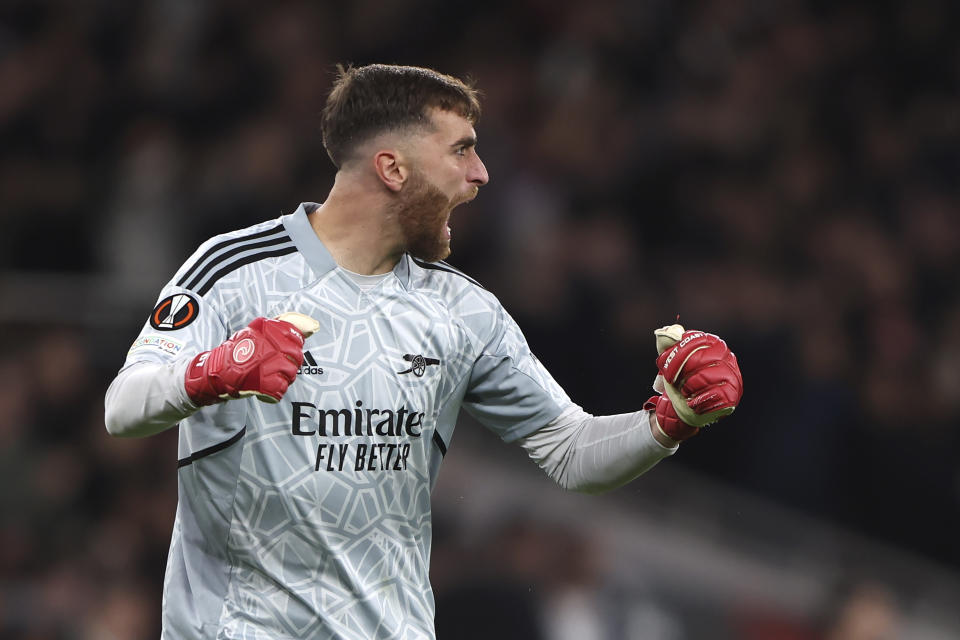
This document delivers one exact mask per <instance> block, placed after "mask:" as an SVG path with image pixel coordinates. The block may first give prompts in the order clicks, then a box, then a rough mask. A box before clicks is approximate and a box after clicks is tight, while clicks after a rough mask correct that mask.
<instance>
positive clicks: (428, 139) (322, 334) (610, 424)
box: [106, 65, 741, 640]
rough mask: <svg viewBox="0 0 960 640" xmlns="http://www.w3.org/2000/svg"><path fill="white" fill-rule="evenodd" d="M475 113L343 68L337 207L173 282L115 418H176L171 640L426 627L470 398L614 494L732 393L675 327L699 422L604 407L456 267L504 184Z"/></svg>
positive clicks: (671, 366) (310, 210)
mask: <svg viewBox="0 0 960 640" xmlns="http://www.w3.org/2000/svg"><path fill="white" fill-rule="evenodd" d="M479 115H480V107H479V103H478V101H477V97H476V93H475V91H474V90H473V89H472V88H471V87H470V86H468V85H466V84H465V83H463V82H461V81H460V80H458V79H456V78H452V77H449V76H445V75H442V74H439V73H436V72H434V71H431V70H428V69H421V68H415V67H397V66H387V65H371V66H367V67H360V68H347V69H343V68H341V69H340V74H339V77H338V78H337V80H336V82H335V85H334V87H333V89H332V91H331V93H330V96H329V98H328V101H327V104H326V107H325V110H324V113H323V127H322V128H323V137H324V144H325V146H326V148H327V151H328V153H329V155H330V157H331V159H332V160H333V162H334V164H335V165H336V166H337V167H338V172H337V175H336V179H335V182H334V186H333V188H332V189H331V191H330V193H329V195H328V197H327V198H326V200H324V202H323V203H322V204H319V205H317V204H303V205H301V206H300V207H299V208H298V209H297V210H296V211H295V212H294V213H292V214H290V215H287V216H283V217H281V218H280V219H278V220H273V221H270V222H265V223H262V224H258V225H255V226H253V227H250V228H247V229H244V230H241V231H235V232H232V233H227V234H224V235H221V236H218V237H215V238H213V239H211V240H209V241H208V242H206V243H205V244H203V245H202V246H201V247H200V248H199V249H198V250H197V252H196V253H195V254H194V255H193V256H192V257H191V258H190V259H189V260H187V262H186V263H185V264H184V265H183V267H181V269H180V270H179V271H178V272H177V273H176V275H174V277H173V279H172V280H171V281H170V283H169V284H168V285H167V287H166V288H164V290H163V291H162V292H161V293H160V297H159V302H158V304H157V306H156V308H155V309H154V311H153V313H152V314H151V316H150V319H149V321H148V322H147V323H146V324H145V325H144V327H143V330H142V332H141V334H140V336H139V337H138V338H137V340H136V341H135V342H134V344H133V346H132V347H131V349H130V352H129V354H128V356H127V361H126V364H125V365H124V367H123V369H121V371H120V373H119V374H118V376H117V378H116V379H115V380H114V381H113V383H112V384H111V386H110V389H109V390H108V392H107V396H106V425H107V429H108V430H109V432H110V433H111V434H114V435H118V436H145V435H149V434H152V433H156V432H158V431H161V430H163V429H167V428H169V427H171V426H173V425H175V424H178V423H179V425H180V431H179V449H180V451H179V463H178V474H179V504H178V508H177V515H176V521H175V523H174V531H173V536H172V541H171V546H170V554H169V559H168V564H167V572H166V579H165V584H164V591H163V634H162V635H163V637H164V638H211V639H212V638H273V639H277V638H363V639H365V640H369V639H371V638H432V637H433V635H434V632H433V617H434V600H433V594H432V591H431V588H430V584H429V580H428V570H429V558H430V540H431V529H430V492H431V490H432V488H433V485H434V482H435V481H436V477H437V472H438V470H439V467H440V463H441V461H442V459H443V456H444V454H445V453H446V450H447V447H448V446H449V444H450V440H451V438H452V436H453V431H454V427H455V426H456V420H457V415H458V414H459V411H460V408H461V407H463V408H464V409H466V410H467V411H468V412H469V413H471V414H472V415H473V416H474V417H476V418H477V419H478V420H479V421H480V422H481V423H483V424H484V425H485V426H486V427H488V428H489V429H491V430H493V431H494V432H495V433H496V434H498V435H499V436H500V437H501V438H503V439H504V440H506V441H516V442H519V443H520V444H521V446H523V447H524V448H525V449H526V451H527V452H528V453H529V455H530V456H531V457H532V458H533V459H534V460H535V461H536V462H537V463H538V464H539V465H540V466H541V467H543V468H544V469H545V470H546V472H547V473H548V474H549V475H550V476H551V477H553V478H554V479H555V480H556V481H557V482H558V483H560V484H561V486H563V487H565V488H569V489H574V490H580V491H588V492H598V491H603V490H606V489H610V488H612V487H615V486H619V485H621V484H623V483H625V482H627V481H629V480H631V479H632V478H635V477H636V476H638V475H640V474H641V473H643V472H644V471H646V470H647V469H649V468H650V467H652V466H653V465H654V464H656V462H658V461H659V460H660V459H662V458H663V457H665V456H667V455H670V454H671V453H673V452H674V451H675V450H676V448H677V442H678V441H679V440H682V439H684V438H687V437H689V436H691V435H693V434H694V433H695V432H696V431H697V426H696V423H698V421H699V424H704V423H706V422H709V421H711V420H714V419H716V417H719V416H720V415H723V414H725V413H728V412H729V411H732V410H733V408H734V407H735V405H736V403H737V402H738V401H739V398H740V393H741V391H740V390H741V381H740V375H739V370H738V369H737V365H736V359H735V358H734V357H733V354H732V353H730V351H729V349H727V348H726V345H725V344H724V343H723V342H722V341H721V340H719V339H718V338H716V337H715V336H711V335H709V334H704V333H700V332H687V333H686V334H684V333H683V332H682V328H677V327H676V326H674V327H673V328H672V329H671V330H668V331H665V332H664V331H661V335H660V338H659V339H660V340H661V342H663V344H662V345H661V346H663V347H666V346H670V347H672V349H671V350H667V351H665V352H664V353H663V354H662V355H661V359H660V360H659V361H658V362H659V363H660V365H661V373H662V374H663V376H664V377H665V378H666V380H665V383H666V388H667V389H668V390H669V391H671V393H672V394H673V395H674V396H675V397H676V398H679V400H677V401H676V402H677V403H678V406H679V408H680V411H681V413H683V414H684V415H685V419H686V420H687V422H689V423H690V424H686V423H684V422H683V421H682V420H681V419H680V417H679V416H678V414H677V412H676V411H675V406H674V403H672V402H671V401H670V399H669V398H668V397H667V396H666V395H664V396H654V397H653V398H651V400H650V401H648V404H647V405H646V406H647V410H644V411H639V412H637V413H633V414H626V415H620V416H605V417H594V416H591V415H588V414H587V413H585V412H584V411H583V410H582V409H581V408H580V407H578V406H577V405H575V404H574V403H573V402H572V401H571V400H570V399H569V398H568V397H567V395H566V394H565V393H564V391H563V390H562V389H561V388H560V387H559V386H558V385H557V384H556V382H554V380H553V379H552V378H551V376H550V375H549V373H548V372H547V371H546V370H545V369H544V368H543V366H542V365H541V364H540V362H539V361H538V360H537V359H536V358H535V357H534V356H533V354H532V353H531V352H530V349H529V348H528V346H527V343H526V341H525V340H524V338H523V335H522V334H521V333H520V330H519V328H518V327H517V326H516V324H515V323H514V322H513V320H512V319H511V318H510V316H509V315H507V313H506V312H505V311H504V309H503V308H502V307H501V306H500V304H499V302H498V301H497V299H496V298H495V297H494V296H493V295H492V294H490V293H489V292H487V291H485V290H484V289H483V288H482V287H480V286H479V285H478V284H477V283H476V282H474V281H473V280H471V279H470V278H469V277H467V276H465V275H464V274H462V273H460V272H458V271H456V270H455V269H453V268H452V267H450V266H449V265H447V264H445V263H443V262H439V260H441V259H442V258H445V257H446V256H447V255H448V254H449V252H450V235H451V232H450V227H449V226H448V224H449V218H450V212H451V211H452V210H453V208H454V207H456V206H457V205H458V204H460V203H463V202H466V201H469V200H471V199H472V198H474V197H475V196H476V195H477V191H478V189H479V188H480V187H481V186H483V185H484V184H486V182H487V180H488V176H487V170H486V168H485V167H484V165H483V163H482V162H481V161H480V158H479V156H478V155H477V151H476V143H477V137H476V133H475V131H474V124H475V123H476V121H477V119H478V117H479ZM681 396H682V397H681ZM680 405H682V406H680ZM691 425H694V426H691Z"/></svg>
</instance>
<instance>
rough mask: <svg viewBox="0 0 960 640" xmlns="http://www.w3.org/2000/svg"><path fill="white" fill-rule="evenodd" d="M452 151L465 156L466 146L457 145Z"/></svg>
mask: <svg viewBox="0 0 960 640" xmlns="http://www.w3.org/2000/svg"><path fill="white" fill-rule="evenodd" d="M454 153H456V154H457V155H458V156H465V155H467V147H458V148H457V150H456V151H455V152H454Z"/></svg>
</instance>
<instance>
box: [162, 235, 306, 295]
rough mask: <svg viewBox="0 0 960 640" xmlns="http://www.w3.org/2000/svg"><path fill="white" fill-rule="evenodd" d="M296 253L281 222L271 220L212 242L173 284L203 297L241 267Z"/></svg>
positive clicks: (199, 250)
mask: <svg viewBox="0 0 960 640" xmlns="http://www.w3.org/2000/svg"><path fill="white" fill-rule="evenodd" d="M296 251H297V247H296V245H294V243H293V240H292V239H291V238H290V235H289V234H288V232H287V229H286V227H285V226H284V225H283V222H282V221H281V219H279V218H277V219H274V220H268V221H266V222H261V223H258V224H255V225H252V226H250V227H246V228H244V229H237V230H235V231H229V232H227V233H222V234H219V235H216V236H214V237H212V238H210V239H209V240H207V241H206V242H204V243H203V244H201V245H200V246H199V247H198V248H197V250H196V251H194V253H193V255H191V256H190V258H188V259H187V261H186V262H185V263H184V264H183V266H182V267H180V269H179V271H177V273H176V275H175V276H174V278H173V283H174V284H176V286H178V287H182V288H184V289H188V290H190V291H195V292H196V293H197V294H199V295H201V296H202V295H204V294H206V293H207V292H208V291H209V290H210V289H211V288H212V287H213V285H214V284H216V282H217V281H218V280H219V279H220V278H222V277H223V276H225V275H226V274H228V273H231V272H233V271H236V270H237V269H239V268H240V267H243V266H245V265H248V264H251V263H254V262H258V261H260V260H265V259H268V258H276V257H279V256H284V255H287V254H290V253H294V252H296Z"/></svg>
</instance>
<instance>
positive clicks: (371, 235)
mask: <svg viewBox="0 0 960 640" xmlns="http://www.w3.org/2000/svg"><path fill="white" fill-rule="evenodd" d="M387 204H388V201H387V199H386V198H385V197H384V196H383V194H381V193H380V191H379V189H377V188H370V187H369V186H364V185H362V184H359V179H358V178H356V177H350V176H345V175H344V174H342V173H338V174H337V178H336V180H335V182H334V185H333V188H332V189H331V190H330V194H329V195H328V196H327V199H326V200H325V201H324V203H323V204H322V205H320V208H319V209H317V210H316V211H314V212H313V213H311V214H310V216H309V218H310V225H311V226H312V227H313V230H314V232H315V233H316V234H317V237H318V238H320V241H321V242H323V244H324V246H325V247H326V248H327V250H328V251H329V252H330V255H331V256H333V259H334V260H335V261H336V263H337V264H338V265H340V266H341V267H343V268H344V269H348V270H350V271H353V272H354V273H359V274H362V275H375V274H379V273H387V272H389V271H390V270H392V269H393V268H394V267H395V266H396V265H397V262H399V261H400V258H401V257H402V256H403V242H402V238H401V234H400V229H399V227H398V225H397V223H396V220H394V219H393V216H392V214H391V213H390V211H389V208H388V206H387Z"/></svg>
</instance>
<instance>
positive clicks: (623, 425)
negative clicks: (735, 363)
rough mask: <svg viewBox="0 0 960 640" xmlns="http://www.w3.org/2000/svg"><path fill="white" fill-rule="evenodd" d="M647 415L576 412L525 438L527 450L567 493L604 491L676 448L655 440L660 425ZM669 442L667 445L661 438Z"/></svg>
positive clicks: (569, 412) (570, 412)
mask: <svg viewBox="0 0 960 640" xmlns="http://www.w3.org/2000/svg"><path fill="white" fill-rule="evenodd" d="M652 420H654V418H653V417H652V414H650V413H649V412H647V411H638V412H636V413H626V414H620V415H615V416H591V415H590V414H588V413H586V412H584V411H583V410H580V409H579V408H578V409H576V410H571V411H567V412H565V413H564V414H563V415H561V416H560V417H558V418H557V419H555V420H554V421H552V422H551V423H550V424H549V425H547V426H546V427H544V428H543V429H540V430H539V431H536V432H534V433H532V434H530V435H529V436H527V437H526V438H522V439H521V440H520V444H521V446H522V447H523V448H524V449H525V450H526V452H527V455H529V456H530V457H531V458H532V459H533V460H534V461H535V462H536V463H537V464H538V465H539V466H540V467H541V468H542V469H543V470H544V471H545V472H546V473H547V475H549V476H550V477H551V478H553V480H554V481H556V482H557V484H559V485H560V486H561V487H563V488H564V489H570V490H573V491H580V492H583V493H602V492H604V491H609V490H610V489H614V488H616V487H619V486H621V485H623V484H626V483H627V482H629V481H631V480H633V479H634V478H636V477H637V476H640V475H641V474H643V473H645V472H646V471H648V470H649V469H651V468H652V467H653V466H654V465H656V464H657V462H659V461H660V460H662V459H663V458H665V457H667V456H669V455H672V454H673V453H674V452H675V451H676V450H677V447H676V445H674V446H665V443H667V442H670V440H669V438H659V437H655V433H656V436H659V435H660V434H659V433H657V432H656V429H657V427H656V424H655V422H651V421H652ZM661 439H662V440H663V441H664V442H663V443H661V442H660V441H658V440H661Z"/></svg>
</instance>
